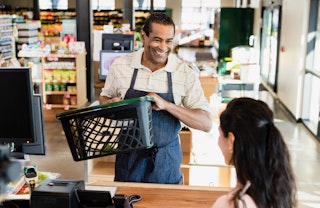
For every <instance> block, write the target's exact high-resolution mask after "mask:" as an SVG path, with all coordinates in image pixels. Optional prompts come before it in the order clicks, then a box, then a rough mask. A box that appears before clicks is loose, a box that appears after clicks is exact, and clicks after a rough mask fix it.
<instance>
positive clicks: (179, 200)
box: [91, 181, 230, 208]
mask: <svg viewBox="0 0 320 208" xmlns="http://www.w3.org/2000/svg"><path fill="white" fill-rule="evenodd" d="M91 185H98V186H116V187H117V189H116V194H126V195H140V196H141V197H142V199H141V201H139V202H137V203H134V207H135V208H159V207H168V208H171V207H172V208H180V207H181V208H186V207H197V208H201V207H207V208H208V207H211V206H212V204H213V203H214V202H215V200H216V199H217V198H218V197H219V196H221V195H224V194H226V193H228V192H229V191H230V189H229V188H217V187H202V186H186V185H167V184H150V183H124V182H107V181H98V182H96V183H94V184H91Z"/></svg>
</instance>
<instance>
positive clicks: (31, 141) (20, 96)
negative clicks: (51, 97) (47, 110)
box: [0, 67, 45, 155]
mask: <svg viewBox="0 0 320 208" xmlns="http://www.w3.org/2000/svg"><path fill="white" fill-rule="evenodd" d="M31 77H32V76H31V69H30V68H24V67H21V68H0V97H1V99H2V101H1V102H0V115H1V116H0V128H1V131H0V144H9V145H11V146H12V151H13V152H14V153H24V154H37V155H39V154H40V155H44V154H45V136H44V128H43V125H44V123H43V109H42V99H41V95H34V94H33V85H32V78H31ZM31 146H32V148H31Z"/></svg>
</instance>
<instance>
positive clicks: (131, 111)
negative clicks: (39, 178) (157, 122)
mask: <svg viewBox="0 0 320 208" xmlns="http://www.w3.org/2000/svg"><path fill="white" fill-rule="evenodd" d="M152 101H154V99H153V97H149V96H144V97H139V98H132V99H127V100H123V101H120V102H114V103H108V104H103V105H97V106H90V107H86V108H82V109H76V110H71V111H67V112H63V113H60V114H57V115H56V117H57V119H59V120H60V121H61V123H62V127H63V130H64V132H65V135H66V138H67V141H68V144H69V147H70V150H71V153H72V157H73V159H74V160H75V161H80V160H87V159H92V158H97V157H102V156H107V155H112V154H117V153H119V152H129V151H134V150H141V149H147V148H150V147H152V146H153V136H152V108H151V102H152Z"/></svg>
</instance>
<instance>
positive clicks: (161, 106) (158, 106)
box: [148, 92, 169, 110]
mask: <svg viewBox="0 0 320 208" xmlns="http://www.w3.org/2000/svg"><path fill="white" fill-rule="evenodd" d="M148 96H150V97H153V98H154V103H153V105H152V109H153V110H166V106H167V105H168V104H169V102H168V101H166V100H164V99H163V98H162V97H160V96H159V95H157V94H156V93H154V92H151V93H149V94H148Z"/></svg>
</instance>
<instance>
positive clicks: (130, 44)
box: [101, 33, 134, 51]
mask: <svg viewBox="0 0 320 208" xmlns="http://www.w3.org/2000/svg"><path fill="white" fill-rule="evenodd" d="M101 49H102V50H120V51H133V50H134V35H133V34H113V33H103V34H102V46H101Z"/></svg>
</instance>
